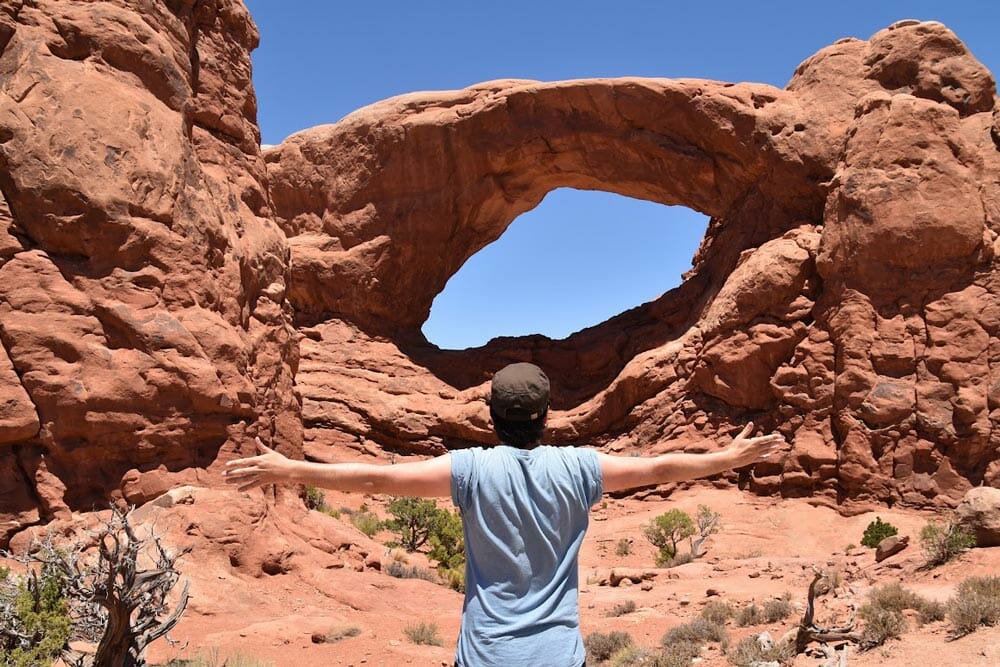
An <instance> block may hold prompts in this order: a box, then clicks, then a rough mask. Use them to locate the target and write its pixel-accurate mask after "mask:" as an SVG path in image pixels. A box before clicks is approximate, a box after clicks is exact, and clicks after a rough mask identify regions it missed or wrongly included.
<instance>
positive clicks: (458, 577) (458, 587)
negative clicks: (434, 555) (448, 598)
mask: <svg viewBox="0 0 1000 667" xmlns="http://www.w3.org/2000/svg"><path fill="white" fill-rule="evenodd" d="M438 574H440V575H441V576H442V577H443V578H444V580H445V581H446V582H448V588H450V589H451V590H453V591H458V592H459V593H464V592H465V565H462V566H461V567H453V568H448V569H447V570H444V571H441V570H438Z"/></svg>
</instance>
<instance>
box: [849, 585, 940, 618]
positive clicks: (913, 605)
mask: <svg viewBox="0 0 1000 667" xmlns="http://www.w3.org/2000/svg"><path fill="white" fill-rule="evenodd" d="M869 608H876V609H883V610H885V611H891V612H897V613H902V612H903V611H904V610H906V609H913V610H915V611H917V612H919V613H920V616H919V619H920V623H922V624H923V623H930V622H932V621H940V620H942V619H943V618H944V615H945V608H944V605H943V604H941V603H940V602H936V601H934V600H929V599H927V598H925V597H923V596H922V595H919V594H918V593H915V592H913V591H911V590H910V589H908V588H906V587H904V586H903V585H902V584H899V583H891V584H885V585H883V586H878V587H876V588H874V589H872V591H871V592H870V593H869V594H868V601H867V602H866V603H865V604H864V605H862V607H861V609H860V610H859V611H860V612H861V614H862V617H864V615H865V614H867V613H868V609H869Z"/></svg>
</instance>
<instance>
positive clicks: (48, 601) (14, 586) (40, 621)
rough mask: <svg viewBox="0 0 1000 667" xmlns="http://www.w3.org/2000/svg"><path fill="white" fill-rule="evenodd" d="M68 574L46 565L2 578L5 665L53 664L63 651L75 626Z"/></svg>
mask: <svg viewBox="0 0 1000 667" xmlns="http://www.w3.org/2000/svg"><path fill="white" fill-rule="evenodd" d="M65 588H66V577H65V576H64V575H63V574H62V573H61V572H60V571H59V570H57V569H56V568H55V567H52V566H51V565H47V564H44V563H43V565H42V567H41V572H38V571H35V570H30V571H29V572H28V574H27V575H25V576H24V577H17V578H15V577H10V576H9V572H8V575H7V576H5V577H4V578H3V585H2V587H0V612H2V616H0V659H2V661H3V662H2V664H3V665H4V666H5V667H6V666H8V665H10V666H11V667H29V666H31V665H42V664H49V663H51V662H52V661H53V660H54V659H55V658H56V657H58V656H59V655H60V653H62V651H63V649H64V648H66V646H67V643H68V641H69V637H70V632H71V629H72V621H71V620H70V610H69V602H68V601H67V599H66V596H65Z"/></svg>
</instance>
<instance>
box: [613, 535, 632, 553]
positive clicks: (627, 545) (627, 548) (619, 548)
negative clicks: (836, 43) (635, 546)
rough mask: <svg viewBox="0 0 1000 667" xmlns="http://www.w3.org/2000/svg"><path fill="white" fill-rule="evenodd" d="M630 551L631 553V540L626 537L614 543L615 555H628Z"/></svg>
mask: <svg viewBox="0 0 1000 667" xmlns="http://www.w3.org/2000/svg"><path fill="white" fill-rule="evenodd" d="M630 553H632V540H630V539H628V538H627V537H623V538H621V539H620V540H618V543H617V544H616V545H615V555H616V556H628V555H629V554H630Z"/></svg>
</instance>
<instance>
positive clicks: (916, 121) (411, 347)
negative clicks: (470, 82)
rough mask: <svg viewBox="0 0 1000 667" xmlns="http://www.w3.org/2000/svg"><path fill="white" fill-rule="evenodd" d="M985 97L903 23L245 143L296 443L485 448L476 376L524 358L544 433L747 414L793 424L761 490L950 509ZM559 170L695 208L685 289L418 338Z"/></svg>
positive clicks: (583, 436) (974, 71)
mask: <svg viewBox="0 0 1000 667" xmlns="http://www.w3.org/2000/svg"><path fill="white" fill-rule="evenodd" d="M996 109H997V104H996V87H995V83H994V80H993V77H992V76H991V74H990V73H989V72H988V71H987V70H986V69H985V68H984V67H983V66H982V65H981V64H980V63H979V62H978V61H976V59H975V58H974V57H973V56H972V55H971V54H970V53H969V52H968V50H967V49H966V47H965V46H964V45H963V44H962V42H961V41H960V40H959V39H958V38H957V37H956V36H955V35H954V34H953V33H951V32H950V31H949V30H948V29H947V28H946V27H944V26H943V25H941V24H939V23H933V22H926V23H919V22H916V21H907V22H901V23H899V24H896V25H894V26H892V27H891V28H889V29H887V30H883V31H881V32H879V33H877V34H876V35H874V36H873V37H872V38H871V39H870V40H868V41H862V40H858V39H845V40H841V41H839V42H838V43H836V44H834V45H832V46H830V47H827V48H825V49H823V50H821V51H820V52H819V53H817V54H816V55H815V56H813V57H811V58H810V59H808V60H807V61H805V62H804V63H802V64H801V65H800V66H799V67H798V69H797V70H796V71H795V74H794V76H793V77H792V79H791V81H790V82H789V84H788V85H787V86H786V88H785V89H784V90H779V89H776V88H773V87H770V86H765V85H755V84H736V85H733V84H727V83H718V82H712V81H700V80H665V79H613V80H581V81H565V82H558V83H539V82H533V81H495V82H490V83H485V84H481V85H478V86H474V87H472V88H469V89H466V90H462V91H456V92H447V93H417V94H412V95H405V96H402V97H398V98H394V99H391V100H387V101H385V102H380V103H378V104H375V105H373V106H370V107H366V108H364V109H361V110H359V111H357V112H355V113H353V114H351V115H350V116H348V117H346V118H345V119H343V120H342V121H340V122H339V123H337V124H335V125H329V126H322V127H317V128H313V129H311V130H307V131H304V132H300V133H298V134H296V135H293V136H291V137H289V138H288V139H287V140H286V141H284V142H283V143H282V144H281V145H280V146H277V147H275V148H273V149H269V150H267V151H265V159H266V161H267V168H268V178H269V183H270V193H271V196H272V200H273V203H274V207H275V208H274V212H275V216H276V221H277V222H278V224H279V225H280V226H281V227H282V229H283V230H284V231H285V233H286V234H287V235H288V237H289V246H290V249H291V255H292V270H291V282H290V284H289V289H288V293H289V299H290V300H291V301H292V303H293V306H294V309H295V316H296V318H297V322H298V323H299V325H300V327H301V329H302V331H303V333H304V338H303V340H302V344H301V355H302V362H301V367H300V371H299V374H298V377H297V381H298V384H299V387H300V389H301V391H302V395H303V419H304V422H305V426H306V439H307V449H308V446H314V447H316V448H317V449H318V448H320V446H321V445H322V444H323V443H331V442H334V443H341V444H347V445H351V446H355V447H358V448H361V449H364V448H366V447H367V448H376V447H379V446H382V447H391V448H396V449H401V450H408V451H419V452H437V451H444V450H446V449H448V448H452V447H456V446H465V445H466V444H467V443H468V442H469V441H473V442H488V441H489V440H490V435H489V430H488V423H487V417H486V410H485V407H484V404H483V398H484V396H485V392H486V382H487V380H488V377H489V375H490V373H491V372H493V371H495V370H496V369H498V368H499V367H501V366H502V365H503V364H505V363H507V362H509V361H512V360H533V361H535V362H537V363H539V364H540V365H542V366H543V367H544V368H546V369H547V370H548V371H549V373H550V374H551V376H552V377H553V378H554V379H555V382H554V384H555V390H554V407H555V408H556V410H555V411H554V412H553V415H552V418H551V420H550V424H551V426H552V429H551V437H552V439H553V440H554V441H556V442H561V443H569V442H577V443H596V444H599V445H602V446H605V447H607V448H610V449H611V450H614V451H619V452H635V453H648V452H651V451H661V450H663V449H670V448H674V447H678V446H710V444H708V445H706V444H701V445H698V444H697V443H699V442H702V443H703V442H704V441H706V440H707V441H708V443H712V442H724V441H726V440H728V438H729V434H731V433H732V432H733V430H734V428H733V427H734V425H736V424H739V423H741V422H744V421H746V420H747V419H753V420H754V421H755V422H757V423H759V424H760V425H761V426H762V427H764V428H765V429H776V430H778V431H780V432H782V433H784V434H785V435H786V437H787V438H788V440H789V441H790V442H791V443H792V450H791V455H790V456H789V457H788V458H787V460H786V461H785V462H784V463H783V464H781V465H768V466H765V465H759V466H757V469H756V474H757V476H756V477H755V478H754V479H753V480H752V481H751V486H752V488H754V489H756V490H757V491H759V492H762V493H781V494H784V495H819V496H824V497H828V498H832V499H835V500H837V501H841V502H843V501H849V500H865V499H870V500H880V501H885V502H903V503H906V504H909V505H915V506H921V505H939V504H941V505H950V504H954V503H955V502H957V501H958V500H959V499H960V498H961V496H962V494H963V493H964V492H965V491H966V490H967V489H968V488H969V487H971V486H975V485H978V484H980V483H986V484H991V485H997V484H1000V452H998V442H1000V438H998V436H997V435H994V424H996V423H997V420H998V418H1000V412H997V409H998V408H1000V398H998V394H997V391H998V389H997V387H1000V376H998V375H997V371H995V370H993V366H994V358H995V357H996V355H997V354H998V352H1000V341H998V338H997V334H998V326H1000V310H998V305H1000V301H998V296H1000V286H998V285H997V268H996V267H997V265H996V259H995V249H994V243H995V241H996V238H997V232H998V231H1000V210H998V202H1000V199H998V197H1000V188H998V174H1000V169H998V167H1000V154H998V140H1000V137H998V125H997V120H996V119H997V115H996ZM558 187H575V188H585V189H599V190H605V191H609V192H615V193H618V194H621V195H626V196H630V197H638V198H642V199H647V200H652V201H656V202H660V203H663V204H670V205H675V204H680V205H684V206H688V207H690V208H692V209H695V210H698V211H701V212H703V213H705V214H707V215H709V216H711V223H710V225H709V228H708V232H707V234H706V236H705V239H704V241H703V243H702V246H701V248H700V249H699V251H698V253H697V255H696V257H695V258H694V266H693V268H692V270H691V271H690V272H689V274H688V275H687V277H686V281H685V283H684V284H683V285H681V286H680V287H679V288H677V289H675V290H672V291H670V292H668V293H666V294H664V295H663V296H662V297H660V298H659V299H657V300H655V301H653V302H650V303H647V304H644V305H641V306H638V307H636V308H634V309H632V310H630V311H628V312H626V313H623V314H621V315H619V316H617V317H615V318H612V319H611V320H608V321H607V322H604V323H603V324H600V325H597V326H595V327H592V328H590V329H587V330H584V331H581V332H579V333H576V334H574V335H572V336H570V337H568V338H567V339H565V340H559V341H552V340H548V339H545V338H542V337H526V338H506V339H497V340H494V341H492V342H490V343H489V344H488V345H486V346H485V347H483V348H479V349H473V350H465V351H449V350H438V349H437V348H435V347H434V346H432V345H429V344H428V343H426V342H425V341H424V340H423V337H422V336H421V334H420V326H421V324H422V323H423V322H424V321H425V320H426V318H427V316H428V313H429V311H430V307H431V303H432V301H433V299H434V297H435V296H436V295H437V294H438V293H439V292H440V291H441V290H442V289H443V288H444V285H445V283H446V282H447V280H448V279H449V278H450V277H451V276H452V275H453V274H454V273H455V272H456V271H457V270H458V268H459V267H461V266H462V264H463V263H464V262H465V261H466V260H467V259H468V258H469V257H470V256H471V255H473V254H474V253H475V252H476V251H478V250H479V249H481V248H482V247H484V246H485V245H487V244H489V243H491V242H492V241H494V240H495V239H496V238H498V237H499V236H500V235H501V234H502V233H503V232H504V230H505V229H506V227H507V226H508V225H509V224H510V223H511V221H512V220H514V219H515V218H516V217H517V216H518V215H519V214H521V213H523V212H524V211H527V210H529V209H531V208H532V207H534V206H535V205H537V204H538V203H539V201H541V199H542V197H544V195H545V194H546V193H547V192H549V191H550V190H552V189H554V188H558ZM512 261H516V259H512ZM310 443H312V444H310Z"/></svg>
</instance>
